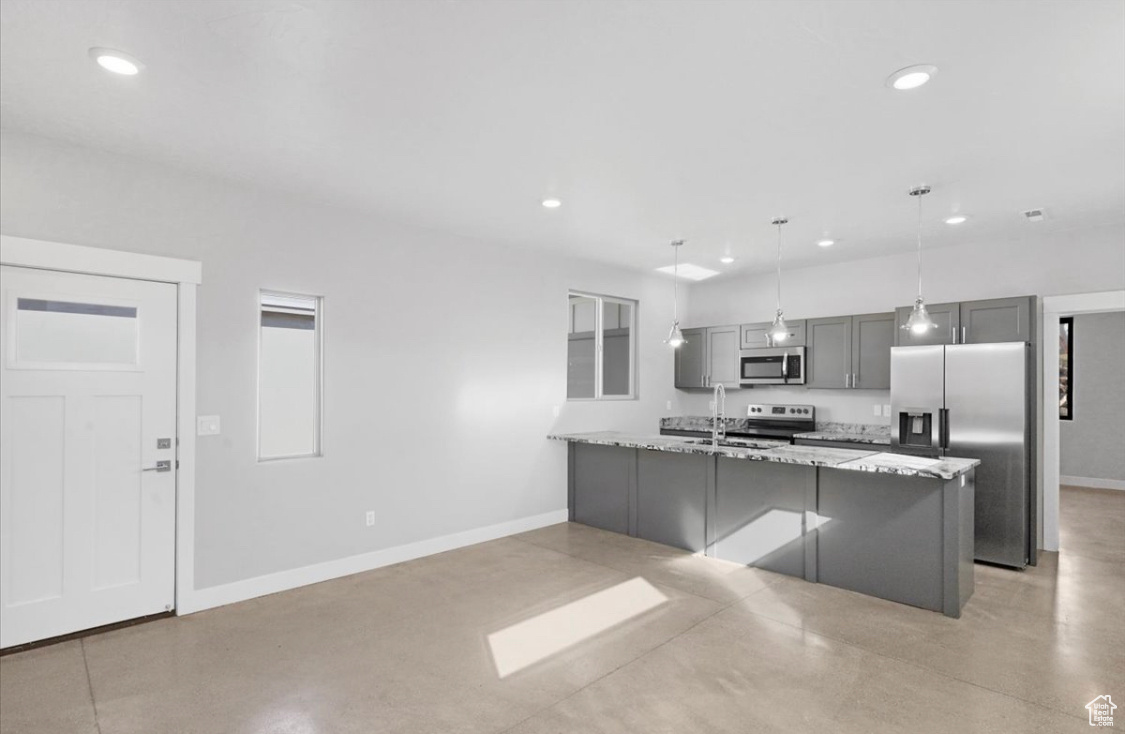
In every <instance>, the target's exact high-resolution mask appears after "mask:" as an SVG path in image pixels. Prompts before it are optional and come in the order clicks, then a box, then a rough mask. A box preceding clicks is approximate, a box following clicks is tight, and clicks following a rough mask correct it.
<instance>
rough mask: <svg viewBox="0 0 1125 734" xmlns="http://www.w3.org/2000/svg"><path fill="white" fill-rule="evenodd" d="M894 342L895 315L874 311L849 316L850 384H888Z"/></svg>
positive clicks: (886, 387)
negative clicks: (850, 347)
mask: <svg viewBox="0 0 1125 734" xmlns="http://www.w3.org/2000/svg"><path fill="white" fill-rule="evenodd" d="M894 343H895V315H894V314H893V313H873V314H864V315H862V316H853V317H852V373H853V374H854V377H853V380H854V381H853V383H852V387H858V388H863V389H866V390H889V389H890V388H891V347H893V346H894Z"/></svg>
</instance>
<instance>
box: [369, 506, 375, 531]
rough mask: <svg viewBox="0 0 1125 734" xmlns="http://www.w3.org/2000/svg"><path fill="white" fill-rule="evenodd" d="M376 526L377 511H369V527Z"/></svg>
mask: <svg viewBox="0 0 1125 734" xmlns="http://www.w3.org/2000/svg"><path fill="white" fill-rule="evenodd" d="M374 524H375V510H368V511H367V527H371V526H372V525H374Z"/></svg>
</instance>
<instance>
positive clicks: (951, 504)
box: [942, 470, 976, 617]
mask: <svg viewBox="0 0 1125 734" xmlns="http://www.w3.org/2000/svg"><path fill="white" fill-rule="evenodd" d="M975 478H976V472H975V471H972V470H970V471H969V472H968V473H966V474H964V475H962V476H960V477H958V478H956V479H951V480H949V481H948V482H946V483H945V489H944V502H945V606H944V609H943V610H942V611H944V612H945V615H946V616H948V617H960V616H961V609H962V608H964V606H965V602H967V601H968V600H969V597H970V596H972V595H973V588H974V584H975V578H974V575H973V574H974V573H975V568H976V565H975V564H974V562H973V559H974V557H975V556H976V549H975V542H974V528H973V518H974V512H975V502H976V498H975V495H974V492H975V489H976V487H975V484H974V480H975Z"/></svg>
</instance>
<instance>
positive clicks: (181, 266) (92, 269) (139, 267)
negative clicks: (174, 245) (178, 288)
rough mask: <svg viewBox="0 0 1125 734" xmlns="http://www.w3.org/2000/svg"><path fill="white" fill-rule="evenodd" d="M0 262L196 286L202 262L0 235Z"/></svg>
mask: <svg viewBox="0 0 1125 734" xmlns="http://www.w3.org/2000/svg"><path fill="white" fill-rule="evenodd" d="M0 263H3V264H4V265H18V266H20V267H25V268H40V269H43V270H61V271H64V272H68V273H82V274H84V275H109V276H113V277H117V278H134V279H137V280H157V281H162V282H164V283H192V284H195V285H198V284H200V283H202V282H203V263H201V262H199V261H198V260H181V259H179V258H175V257H161V256H159V255H142V254H140V253H137V252H125V251H123V250H107V249H105V248H102V247H85V246H83V245H67V244H64V243H62V242H48V241H47V240H32V239H28V238H26V237H10V236H8V235H0Z"/></svg>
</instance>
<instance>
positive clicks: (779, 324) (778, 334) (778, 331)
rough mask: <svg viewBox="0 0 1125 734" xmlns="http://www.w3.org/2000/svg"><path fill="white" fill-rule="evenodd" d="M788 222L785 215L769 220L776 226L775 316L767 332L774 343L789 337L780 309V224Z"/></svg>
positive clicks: (783, 315) (787, 327) (787, 326)
mask: <svg viewBox="0 0 1125 734" xmlns="http://www.w3.org/2000/svg"><path fill="white" fill-rule="evenodd" d="M788 223H789V220H788V219H786V218H785V217H777V218H776V219H774V220H773V221H771V222H770V224H772V225H774V226H776V227H777V316H775V317H774V319H773V324H771V325H770V330H769V332H768V335H769V338H770V341H772V342H773V343H775V344H776V343H778V342H783V341H785V340H786V339H788V338H789V325H788V324H786V323H785V314H784V313H783V312H782V310H781V225H783V224H788Z"/></svg>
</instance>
